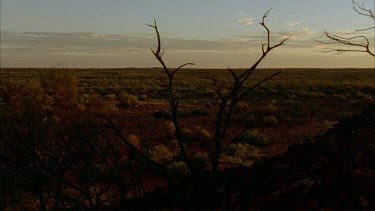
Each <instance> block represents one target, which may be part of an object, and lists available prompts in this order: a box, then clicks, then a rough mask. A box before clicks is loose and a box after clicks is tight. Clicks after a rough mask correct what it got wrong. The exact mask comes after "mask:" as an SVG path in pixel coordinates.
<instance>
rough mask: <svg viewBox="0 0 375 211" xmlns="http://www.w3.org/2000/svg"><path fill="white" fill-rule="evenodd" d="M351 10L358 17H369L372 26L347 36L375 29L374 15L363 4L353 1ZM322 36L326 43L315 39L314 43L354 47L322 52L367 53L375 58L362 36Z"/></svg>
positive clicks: (329, 34)
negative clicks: (372, 23)
mask: <svg viewBox="0 0 375 211" xmlns="http://www.w3.org/2000/svg"><path fill="white" fill-rule="evenodd" d="M352 4H353V9H354V11H356V12H357V13H358V14H359V15H362V16H366V17H369V18H370V19H373V20H374V26H371V27H367V28H364V29H357V30H355V31H354V32H351V33H347V35H349V34H355V33H357V32H363V31H368V30H371V29H375V14H374V12H373V11H372V10H371V9H367V8H365V6H364V5H363V4H359V3H358V2H356V1H355V0H352ZM323 36H324V37H325V38H327V39H328V41H323V40H318V39H315V41H316V42H319V43H321V44H325V45H338V46H340V45H341V46H348V47H354V49H350V48H349V49H345V48H341V47H337V48H327V49H325V50H324V51H323V52H326V53H327V52H336V53H337V54H342V53H346V52H360V53H367V54H369V55H371V56H373V57H375V52H374V49H373V50H372V51H371V50H370V43H369V40H368V38H367V37H366V36H364V35H357V36H351V37H344V36H339V35H337V34H333V33H329V32H327V31H325V32H324V33H323Z"/></svg>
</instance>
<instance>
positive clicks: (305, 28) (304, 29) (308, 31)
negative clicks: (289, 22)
mask: <svg viewBox="0 0 375 211" xmlns="http://www.w3.org/2000/svg"><path fill="white" fill-rule="evenodd" d="M302 30H303V32H304V33H305V34H314V32H313V31H312V30H311V29H310V28H309V27H306V26H304V27H303V28H302Z"/></svg>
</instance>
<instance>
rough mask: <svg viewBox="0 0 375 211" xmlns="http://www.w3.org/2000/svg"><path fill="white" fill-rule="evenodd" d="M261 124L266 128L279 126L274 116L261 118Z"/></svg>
mask: <svg viewBox="0 0 375 211" xmlns="http://www.w3.org/2000/svg"><path fill="white" fill-rule="evenodd" d="M263 122H264V124H265V125H267V126H271V127H276V126H277V125H278V124H279V120H277V118H276V117H275V116H266V117H263Z"/></svg>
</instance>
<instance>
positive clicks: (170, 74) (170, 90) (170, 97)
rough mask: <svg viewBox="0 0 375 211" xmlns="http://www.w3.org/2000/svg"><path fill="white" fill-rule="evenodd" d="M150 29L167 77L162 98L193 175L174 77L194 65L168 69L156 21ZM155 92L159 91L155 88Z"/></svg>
mask: <svg viewBox="0 0 375 211" xmlns="http://www.w3.org/2000/svg"><path fill="white" fill-rule="evenodd" d="M147 25H148V26H149V27H151V28H154V29H155V33H156V37H157V42H158V44H157V47H156V49H151V51H152V53H153V54H154V56H155V58H156V59H157V60H158V61H159V63H160V64H161V65H162V66H163V70H164V73H165V75H166V76H167V80H168V81H167V82H166V81H164V80H162V79H161V82H162V83H163V85H164V87H165V88H166V89H167V94H164V93H162V96H163V97H164V98H165V99H166V100H167V101H168V103H169V105H170V108H171V110H172V121H173V124H174V126H175V129H176V132H175V138H176V140H177V142H178V146H179V148H180V151H181V154H182V157H183V160H184V162H185V163H186V165H187V167H188V168H189V170H190V172H191V173H193V171H194V169H193V166H192V163H191V161H190V159H189V157H188V154H187V152H186V149H185V146H184V144H183V140H182V136H181V127H180V123H179V119H178V116H177V115H178V106H179V103H180V100H179V97H178V95H177V94H176V92H175V90H174V81H173V79H174V76H175V74H176V73H177V72H178V71H179V70H181V68H183V67H185V66H187V65H194V63H185V64H183V65H180V66H179V67H177V68H175V69H170V68H168V67H167V65H166V64H165V62H164V60H163V55H164V49H162V46H161V40H160V33H159V30H158V26H157V24H156V20H154V24H153V25H152V24H147ZM154 89H155V90H157V89H156V88H155V87H154Z"/></svg>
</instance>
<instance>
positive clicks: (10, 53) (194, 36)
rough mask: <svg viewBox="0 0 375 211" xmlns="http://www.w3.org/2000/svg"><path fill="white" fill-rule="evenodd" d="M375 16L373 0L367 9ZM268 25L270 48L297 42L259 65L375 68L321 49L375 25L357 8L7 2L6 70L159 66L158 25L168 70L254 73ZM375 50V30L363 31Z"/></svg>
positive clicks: (215, 2)
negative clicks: (331, 36) (325, 39)
mask: <svg viewBox="0 0 375 211" xmlns="http://www.w3.org/2000/svg"><path fill="white" fill-rule="evenodd" d="M361 2H363V3H364V5H365V6H366V7H368V8H374V2H373V1H371V0H363V1H361ZM270 8H272V11H271V12H270V15H269V17H268V18H267V19H266V24H267V26H268V27H269V28H270V30H271V34H272V35H271V42H273V43H277V42H280V40H282V39H283V38H285V37H286V36H292V38H291V39H290V40H288V41H287V42H286V43H285V46H283V47H281V48H278V49H276V50H275V51H273V52H271V54H270V56H269V57H267V59H266V60H265V61H264V62H263V63H262V64H261V65H260V67H265V68H350V67H354V68H372V67H374V66H375V64H374V62H375V61H374V57H371V56H369V55H367V54H365V53H344V54H341V55H336V54H335V53H324V52H323V51H324V50H325V49H326V48H327V47H329V46H326V45H322V44H320V43H318V42H316V41H315V39H320V38H321V35H322V33H323V32H324V31H325V30H327V31H329V32H332V33H336V34H338V35H345V34H348V33H350V32H353V31H355V30H356V29H362V28H367V27H371V26H373V25H374V23H373V21H372V20H371V19H369V18H366V17H364V16H360V15H358V14H357V13H356V12H355V11H354V10H353V8H352V1H351V0H345V1H343V0H316V1H309V0H292V1H287V2H286V1H284V3H282V2H281V1H279V0H265V1H257V0H236V1H225V0H206V1H197V0H194V1H182V0H179V1H173V2H171V1H168V0H158V1H152V0H142V1H135V0H126V1H120V0H113V1H100V0H90V1H88V0H79V1H73V0H66V1H46V0H35V1H27V0H2V1H1V40H0V42H1V66H2V67H53V66H56V65H57V64H59V65H61V66H64V67H68V68H86V67H89V68H120V67H155V66H159V65H158V63H157V61H156V60H155V59H154V58H153V55H152V53H151V52H150V48H154V47H155V46H156V37H155V34H154V31H153V30H152V29H151V28H150V27H148V26H147V25H146V23H152V21H153V19H156V20H157V23H158V26H159V30H160V33H161V39H162V45H163V47H164V49H165V60H166V62H167V63H168V65H169V66H178V65H180V64H181V63H185V62H194V63H195V64H196V66H195V67H196V68H226V67H228V66H230V67H233V68H242V67H247V66H249V65H250V64H252V63H253V62H254V61H255V60H256V59H257V58H258V57H259V56H260V55H261V53H262V51H261V43H264V42H265V41H266V33H265V30H264V29H263V28H262V27H261V26H260V25H259V22H260V21H261V18H262V16H263V14H264V13H265V12H266V11H267V10H268V9H270ZM362 34H364V35H366V36H367V37H368V39H369V41H370V46H371V48H372V49H374V31H373V30H369V31H365V32H363V33H362Z"/></svg>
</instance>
